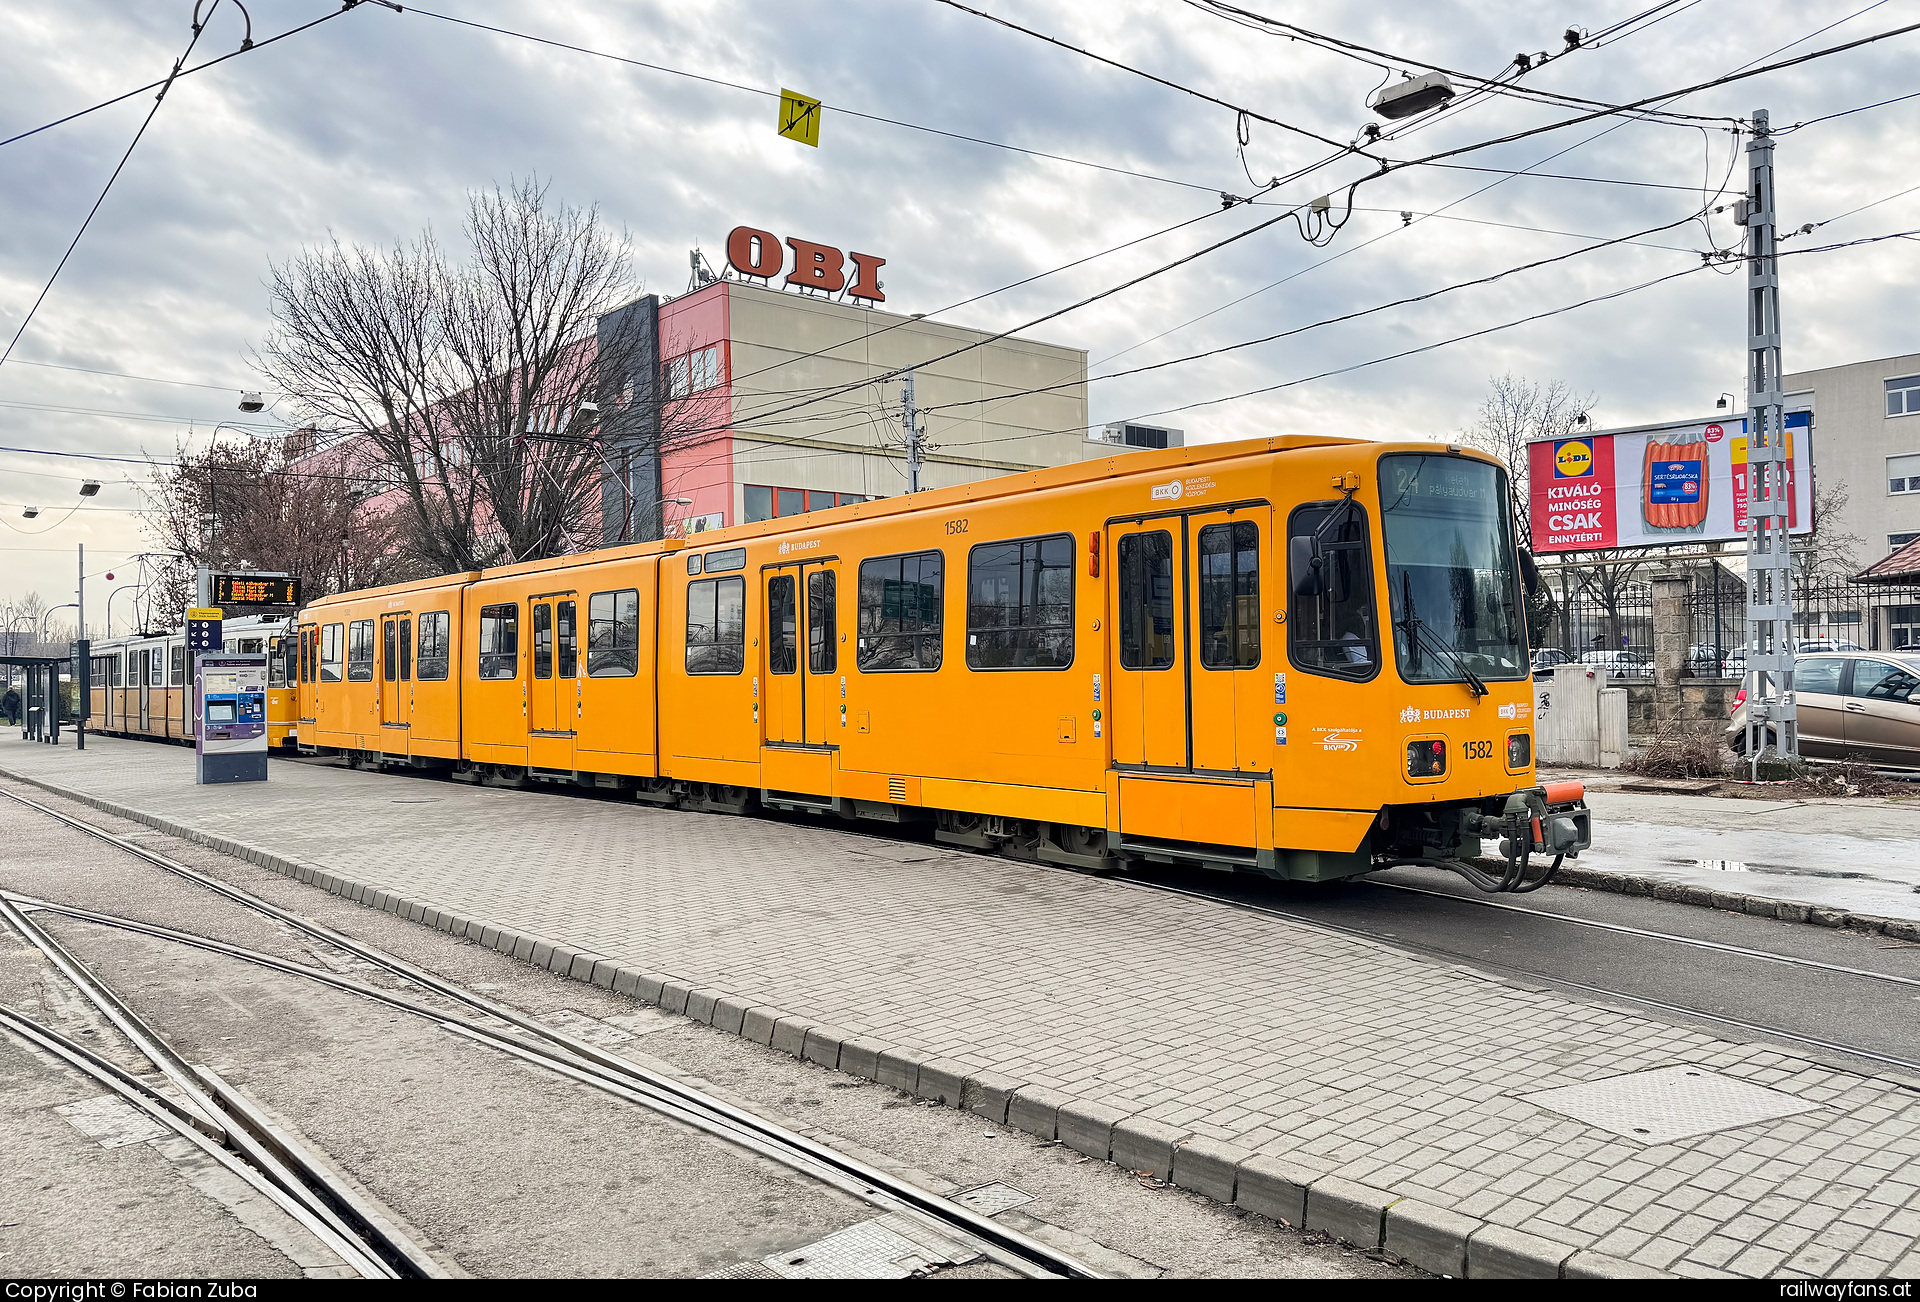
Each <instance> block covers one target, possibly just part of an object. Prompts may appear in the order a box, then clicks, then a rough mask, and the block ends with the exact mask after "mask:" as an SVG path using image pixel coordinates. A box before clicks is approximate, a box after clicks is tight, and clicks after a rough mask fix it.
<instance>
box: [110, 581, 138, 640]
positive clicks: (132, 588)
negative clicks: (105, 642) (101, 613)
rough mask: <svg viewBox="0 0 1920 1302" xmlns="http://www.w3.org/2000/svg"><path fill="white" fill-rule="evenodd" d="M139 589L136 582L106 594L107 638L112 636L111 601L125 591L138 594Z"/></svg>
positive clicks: (122, 585)
mask: <svg viewBox="0 0 1920 1302" xmlns="http://www.w3.org/2000/svg"><path fill="white" fill-rule="evenodd" d="M109 577H111V576H109ZM140 588H141V584H140V583H139V582H138V581H135V582H133V583H123V584H121V585H120V586H119V587H117V588H115V589H114V590H113V591H112V592H109V593H108V594H107V636H108V637H112V636H113V599H114V598H115V597H117V596H119V595H120V594H121V593H123V592H127V591H133V592H138V591H139V590H140Z"/></svg>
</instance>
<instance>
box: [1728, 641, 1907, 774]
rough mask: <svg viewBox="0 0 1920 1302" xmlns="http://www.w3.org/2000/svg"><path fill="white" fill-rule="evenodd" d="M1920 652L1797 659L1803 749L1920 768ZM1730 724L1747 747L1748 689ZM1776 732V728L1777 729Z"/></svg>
mask: <svg viewBox="0 0 1920 1302" xmlns="http://www.w3.org/2000/svg"><path fill="white" fill-rule="evenodd" d="M1916 689H1920V655H1910V654H1904V653H1900V652H1873V651H1867V652H1860V653H1857V654H1845V655H1841V654H1824V655H1823V654H1818V653H1816V654H1814V655H1803V656H1801V657H1800V658H1799V659H1798V660H1796V661H1795V662H1794V666H1793V695H1794V703H1795V705H1796V707H1797V713H1798V715H1799V719H1800V753H1801V754H1802V755H1804V756H1806V757H1807V758H1808V759H1841V758H1843V757H1848V758H1850V757H1854V756H1858V757H1859V758H1861V759H1864V760H1865V761H1866V762H1867V763H1869V764H1872V765H1874V766H1876V767H1878V768H1897V769H1920V690H1916ZM1734 699H1735V700H1736V701H1737V702H1738V703H1739V704H1738V706H1737V708H1735V710H1734V712H1733V718H1732V719H1731V720H1729V721H1728V723H1727V744H1728V745H1730V746H1732V747H1733V750H1734V753H1735V754H1742V753H1744V752H1745V750H1746V743H1747V738H1746V727H1747V706H1746V692H1745V691H1744V690H1743V691H1742V692H1741V693H1740V694H1739V695H1738V696H1736V697H1735V698H1734ZM1769 733H1770V734H1771V730H1769Z"/></svg>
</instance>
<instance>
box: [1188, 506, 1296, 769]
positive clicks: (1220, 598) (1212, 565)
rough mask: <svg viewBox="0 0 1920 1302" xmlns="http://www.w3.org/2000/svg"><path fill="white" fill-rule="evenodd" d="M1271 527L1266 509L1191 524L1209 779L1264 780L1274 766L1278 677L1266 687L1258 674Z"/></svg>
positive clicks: (1196, 690) (1191, 615)
mask: <svg viewBox="0 0 1920 1302" xmlns="http://www.w3.org/2000/svg"><path fill="white" fill-rule="evenodd" d="M1272 519H1273V510H1272V508H1270V507H1268V506H1265V505H1260V506H1252V507H1241V508H1238V509H1236V510H1232V511H1218V512H1209V513H1207V514H1204V515H1193V516H1189V517H1188V519H1187V534H1188V537H1189V538H1190V539H1191V540H1192V548H1191V554H1190V556H1189V559H1188V563H1187V572H1188V575H1189V576H1190V582H1191V591H1192V593H1193V600H1192V602H1191V603H1189V607H1188V611H1187V618H1188V621H1189V624H1190V627H1191V628H1192V636H1191V637H1190V638H1189V640H1188V644H1189V645H1190V646H1191V648H1192V656H1193V662H1192V664H1191V665H1190V666H1189V668H1188V678H1189V680H1190V682H1191V691H1192V701H1193V705H1192V711H1193V767H1194V768H1195V769H1198V770H1201V771H1204V772H1212V773H1253V772H1259V773H1261V774H1262V775H1264V774H1265V773H1266V772H1267V771H1268V770H1269V769H1271V768H1272V766H1273V761H1272V756H1273V734H1272V733H1271V732H1270V731H1269V730H1270V729H1271V728H1273V727H1274V726H1275V725H1274V724H1273V723H1272V722H1271V715H1272V714H1273V713H1274V712H1275V708H1276V707H1275V706H1274V704H1273V697H1274V696H1275V695H1276V693H1275V692H1274V684H1273V679H1272V675H1270V674H1269V675H1267V677H1266V681H1265V682H1264V684H1263V683H1262V680H1261V673H1260V668H1261V663H1262V632H1263V630H1262V627H1261V622H1260V602H1261V591H1260V570H1261V564H1260V559H1261V556H1262V551H1261V548H1262V547H1263V546H1269V545H1270V544H1271V538H1270V534H1271V529H1270V527H1269V526H1270V524H1271V522H1272ZM1272 599H1273V600H1274V601H1276V602H1277V601H1278V600H1279V598H1278V597H1277V596H1273V598H1272ZM1276 663H1278V662H1277V661H1276ZM1279 694H1281V695H1284V692H1283V693H1279Z"/></svg>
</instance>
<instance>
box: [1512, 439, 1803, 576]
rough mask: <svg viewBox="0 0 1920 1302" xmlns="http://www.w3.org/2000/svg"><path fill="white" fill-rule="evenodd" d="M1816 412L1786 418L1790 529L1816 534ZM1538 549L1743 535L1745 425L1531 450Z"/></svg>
mask: <svg viewBox="0 0 1920 1302" xmlns="http://www.w3.org/2000/svg"><path fill="white" fill-rule="evenodd" d="M1811 422H1812V413H1811V412H1805V411H1792V412H1788V413H1787V450H1788V455H1789V457H1790V461H1789V463H1788V470H1787V483H1788V495H1787V502H1788V513H1787V529H1788V532H1790V533H1806V532H1808V531H1809V530H1811V529H1812V528H1813V465H1812V462H1813V448H1812V438H1811V435H1812V432H1813V431H1812V423H1811ZM1527 467H1528V471H1529V480H1530V489H1529V493H1530V501H1529V503H1528V507H1529V510H1530V512H1531V516H1532V522H1533V549H1534V551H1536V552H1540V553H1547V552H1589V551H1607V550H1610V549H1612V548H1615V547H1664V546H1671V545H1673V544H1676V543H1695V542H1736V541H1739V540H1740V539H1743V538H1745V537H1746V536H1747V424H1746V421H1745V420H1743V419H1735V420H1726V421H1706V422H1703V423H1701V424H1697V425H1660V426H1650V427H1647V428H1643V429H1635V430H1615V431H1613V432H1611V433H1607V432H1601V433H1596V434H1588V435H1584V436H1581V437H1578V438H1561V439H1541V440H1540V441H1538V442H1535V443H1530V444H1528V445H1527Z"/></svg>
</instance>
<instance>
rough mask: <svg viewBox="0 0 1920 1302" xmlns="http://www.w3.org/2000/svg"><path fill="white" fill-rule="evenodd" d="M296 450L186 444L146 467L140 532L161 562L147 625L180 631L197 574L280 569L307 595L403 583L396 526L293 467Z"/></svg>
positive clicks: (329, 482)
mask: <svg viewBox="0 0 1920 1302" xmlns="http://www.w3.org/2000/svg"><path fill="white" fill-rule="evenodd" d="M299 446H300V444H299V442H298V441H297V439H295V440H289V442H288V443H282V444H279V445H275V444H272V443H266V442H260V441H256V440H254V439H250V438H249V439H244V440H237V441H236V440H231V439H228V440H220V439H216V440H215V441H214V442H212V443H209V444H208V445H207V446H206V447H204V448H202V449H200V450H199V451H194V450H192V449H191V448H189V447H188V446H187V444H186V442H185V441H184V440H183V441H182V442H181V443H180V445H179V447H178V449H177V450H176V452H175V454H174V457H173V459H172V460H171V461H169V462H154V463H152V467H151V472H150V475H149V479H148V482H147V484H146V485H144V486H143V487H142V489H141V492H142V493H143V494H144V496H145V497H146V499H147V509H146V513H145V516H146V518H145V523H146V528H147V533H148V535H149V536H150V537H151V538H152V539H153V541H154V544H155V546H156V547H157V548H158V549H160V551H161V552H162V553H165V554H164V555H163V556H162V557H160V558H159V560H158V564H157V566H156V570H157V572H156V574H155V576H154V578H153V579H152V580H151V581H150V582H149V583H148V584H147V585H146V588H145V590H144V591H143V593H142V594H141V597H142V601H141V606H142V615H143V618H144V620H145V621H146V623H147V626H149V627H158V628H178V627H179V626H180V624H181V622H182V621H183V620H184V619H185V617H186V608H187V606H188V604H189V603H190V601H191V598H192V596H193V575H194V569H195V567H197V566H200V565H207V566H211V567H213V568H215V569H221V570H228V569H258V570H269V571H281V570H283V571H285V572H286V573H289V574H293V575H297V576H298V577H299V579H300V581H301V586H302V588H303V590H304V591H305V592H306V594H307V595H309V596H323V595H325V594H326V593H329V592H338V591H342V590H344V589H347V588H355V587H366V586H372V585H377V584H380V583H389V582H393V581H395V580H397V579H400V578H404V577H406V574H405V572H404V570H403V568H402V567H403V564H404V557H403V556H401V555H399V554H397V553H396V551H395V549H394V547H393V546H392V543H393V538H394V534H395V525H396V523H397V522H395V521H394V520H392V519H391V518H388V517H384V516H381V515H378V514H374V513H371V512H369V511H367V510H365V509H362V508H361V507H360V506H359V502H358V497H359V495H358V494H357V493H356V491H355V484H354V482H353V480H352V478H351V477H349V476H346V475H343V474H339V473H333V472H330V471H329V470H328V469H327V468H325V467H322V468H319V469H313V468H308V469H304V470H297V469H294V468H293V467H291V466H290V465H289V464H288V461H289V452H290V451H291V450H296V449H297V448H298V447H299Z"/></svg>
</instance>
